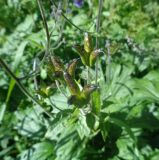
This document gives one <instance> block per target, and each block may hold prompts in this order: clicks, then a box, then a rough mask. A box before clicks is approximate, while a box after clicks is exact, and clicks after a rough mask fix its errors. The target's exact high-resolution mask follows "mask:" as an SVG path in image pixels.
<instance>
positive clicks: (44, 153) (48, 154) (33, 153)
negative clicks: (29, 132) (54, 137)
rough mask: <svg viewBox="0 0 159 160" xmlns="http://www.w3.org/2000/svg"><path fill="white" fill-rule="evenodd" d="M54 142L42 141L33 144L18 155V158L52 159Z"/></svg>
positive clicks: (22, 159) (53, 157) (53, 156)
mask: <svg viewBox="0 0 159 160" xmlns="http://www.w3.org/2000/svg"><path fill="white" fill-rule="evenodd" d="M53 150H54V144H53V143H51V142H49V141H44V142H41V143H37V144H35V145H33V146H32V147H31V148H30V149H28V150H27V151H24V152H22V153H21V154H20V155H19V158H20V160H28V159H30V160H46V159H48V160H49V159H50V160H54V159H55V154H54V152H53Z"/></svg>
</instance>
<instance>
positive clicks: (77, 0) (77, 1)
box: [73, 0, 83, 8]
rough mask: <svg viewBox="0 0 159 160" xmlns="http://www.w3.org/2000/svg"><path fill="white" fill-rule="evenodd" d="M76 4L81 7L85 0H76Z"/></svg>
mask: <svg viewBox="0 0 159 160" xmlns="http://www.w3.org/2000/svg"><path fill="white" fill-rule="evenodd" d="M73 3H74V5H75V6H76V7H78V8H81V7H82V5H83V0H74V2H73Z"/></svg>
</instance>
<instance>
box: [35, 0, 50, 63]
mask: <svg viewBox="0 0 159 160" xmlns="http://www.w3.org/2000/svg"><path fill="white" fill-rule="evenodd" d="M37 3H38V7H39V10H40V13H41V17H42V20H43V25H44V28H45V32H46V37H47V44H46V51H45V55H44V57H43V59H42V61H43V60H44V59H45V57H46V56H47V55H48V52H49V48H50V33H49V28H48V25H47V21H46V18H45V14H44V9H43V6H42V3H41V0H37Z"/></svg>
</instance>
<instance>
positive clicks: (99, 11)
mask: <svg viewBox="0 0 159 160" xmlns="http://www.w3.org/2000/svg"><path fill="white" fill-rule="evenodd" d="M102 7H103V0H99V6H98V16H97V21H96V32H97V36H96V47H95V48H96V49H97V48H99V39H98V33H99V28H100V17H101V13H102ZM98 64H99V59H98V57H97V61H96V67H95V70H96V79H95V83H96V85H97V83H98V82H97V80H98Z"/></svg>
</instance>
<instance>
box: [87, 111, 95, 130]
mask: <svg viewBox="0 0 159 160" xmlns="http://www.w3.org/2000/svg"><path fill="white" fill-rule="evenodd" d="M95 122H96V120H95V116H94V115H93V114H92V113H89V114H87V115H86V123H87V126H88V127H89V128H90V129H92V130H94V126H95Z"/></svg>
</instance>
